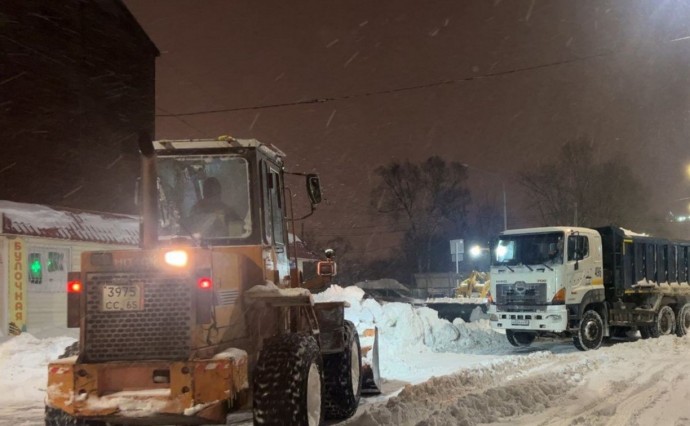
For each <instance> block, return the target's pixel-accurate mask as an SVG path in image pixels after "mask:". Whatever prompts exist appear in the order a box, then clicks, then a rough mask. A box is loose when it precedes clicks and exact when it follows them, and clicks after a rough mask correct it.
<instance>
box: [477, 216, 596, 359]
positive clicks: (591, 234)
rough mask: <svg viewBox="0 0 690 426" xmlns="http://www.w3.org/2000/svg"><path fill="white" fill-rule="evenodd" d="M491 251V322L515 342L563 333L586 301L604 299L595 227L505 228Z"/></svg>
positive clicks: (569, 328) (572, 322)
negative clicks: (507, 229) (506, 229)
mask: <svg viewBox="0 0 690 426" xmlns="http://www.w3.org/2000/svg"><path fill="white" fill-rule="evenodd" d="M491 253H492V255H491V294H492V296H493V303H492V305H491V306H490V307H489V312H488V313H489V315H490V323H491V326H492V328H494V329H497V330H505V332H506V335H507V338H508V340H509V342H510V343H511V344H513V345H514V346H526V345H529V344H531V343H532V341H533V340H534V339H535V338H536V337H537V336H539V335H549V334H567V333H568V332H569V331H570V330H571V329H572V328H573V327H574V325H575V324H576V323H577V318H578V317H579V315H580V314H581V311H582V309H581V308H582V307H584V305H585V304H587V303H589V302H596V301H602V300H603V298H604V289H603V278H602V252H601V236H600V235H599V233H598V232H596V231H595V230H593V229H587V228H576V227H543V228H529V229H520V230H509V231H505V232H503V233H501V234H500V236H499V237H498V238H497V239H496V241H495V242H494V243H493V245H492V251H491Z"/></svg>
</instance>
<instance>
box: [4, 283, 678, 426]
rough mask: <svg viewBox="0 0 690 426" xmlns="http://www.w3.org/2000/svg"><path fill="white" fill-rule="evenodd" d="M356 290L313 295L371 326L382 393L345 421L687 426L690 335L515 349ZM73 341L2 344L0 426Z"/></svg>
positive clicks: (483, 325)
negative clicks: (336, 302)
mask: <svg viewBox="0 0 690 426" xmlns="http://www.w3.org/2000/svg"><path fill="white" fill-rule="evenodd" d="M357 290H358V289H354V288H347V289H340V288H338V287H334V288H331V289H330V290H329V291H328V292H327V293H326V294H325V295H324V296H320V297H322V298H325V299H328V300H333V299H343V300H348V301H349V302H350V304H351V305H352V306H351V308H349V309H348V312H347V316H348V318H349V319H350V320H352V321H353V322H354V323H355V324H356V325H357V326H358V328H364V327H368V326H371V325H372V324H376V325H377V326H378V327H379V333H380V339H381V341H380V350H381V353H380V355H381V364H382V365H381V373H382V376H383V377H384V378H385V382H384V391H385V392H384V395H381V396H378V397H374V398H367V399H363V401H362V403H361V406H360V408H359V410H358V412H357V414H356V415H355V417H354V418H352V419H350V420H349V421H347V422H344V423H343V424H347V425H365V426H373V425H448V424H453V425H475V424H496V425H535V424H536V425H648V424H657V425H690V404H688V403H687V401H688V400H689V399H690V357H689V356H688V354H690V338H688V337H685V338H677V337H663V338H660V339H650V340H639V341H627V342H614V343H609V344H607V345H606V346H605V347H602V348H601V349H599V350H597V351H591V352H580V351H577V350H576V349H575V348H574V347H573V346H572V344H571V342H570V341H565V340H564V341H556V342H554V341H542V342H536V343H535V344H534V345H533V346H532V347H530V348H526V349H520V350H517V349H513V348H512V347H510V346H509V345H508V344H507V342H506V340H505V336H503V335H500V334H497V333H494V332H492V331H491V330H490V329H489V327H488V323H487V322H486V321H479V322H472V323H468V324H465V323H463V322H462V321H459V320H456V321H455V323H454V324H450V323H449V322H447V321H443V320H439V319H438V318H437V317H436V315H435V312H434V311H432V310H430V309H427V308H413V307H412V306H410V305H406V304H400V303H391V304H386V305H383V306H382V305H379V304H378V303H376V302H375V301H373V300H364V301H362V300H361V293H359V292H358V291H357ZM60 334H68V335H66V336H63V337H51V336H55V335H60ZM74 337H75V334H74V330H66V329H56V330H49V331H45V332H43V333H42V334H39V335H37V336H36V337H34V336H32V335H29V334H23V335H21V336H18V337H13V338H2V337H0V371H2V372H3V374H1V375H0V424H2V425H4V424H8V425H9V424H13V425H36V424H40V423H42V419H43V395H44V392H45V381H46V368H45V366H46V363H47V362H48V360H50V359H53V358H55V357H57V355H59V354H60V353H61V352H62V350H63V349H64V347H66V346H68V345H69V344H70V343H71V342H73V341H74Z"/></svg>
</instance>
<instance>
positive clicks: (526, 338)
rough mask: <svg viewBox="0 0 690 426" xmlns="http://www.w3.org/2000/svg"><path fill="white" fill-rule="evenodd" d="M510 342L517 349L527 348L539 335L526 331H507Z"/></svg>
mask: <svg viewBox="0 0 690 426" xmlns="http://www.w3.org/2000/svg"><path fill="white" fill-rule="evenodd" d="M506 337H507V338H508V342H510V344H511V345H513V346H515V347H516V348H526V347H528V346H529V345H531V344H532V342H534V339H536V337H537V335H536V334H534V333H529V332H526V331H515V330H506Z"/></svg>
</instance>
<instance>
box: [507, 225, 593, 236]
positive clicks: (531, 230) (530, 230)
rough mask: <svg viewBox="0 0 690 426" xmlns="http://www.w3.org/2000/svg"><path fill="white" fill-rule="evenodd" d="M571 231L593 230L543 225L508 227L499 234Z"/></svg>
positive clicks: (584, 231) (583, 231)
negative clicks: (537, 226) (521, 227)
mask: <svg viewBox="0 0 690 426" xmlns="http://www.w3.org/2000/svg"><path fill="white" fill-rule="evenodd" d="M559 231H560V232H571V231H577V232H580V233H583V234H585V233H588V232H593V230H592V229H590V228H578V227H575V226H543V227H539V228H523V229H508V230H506V231H503V232H501V235H514V234H542V233H547V232H559Z"/></svg>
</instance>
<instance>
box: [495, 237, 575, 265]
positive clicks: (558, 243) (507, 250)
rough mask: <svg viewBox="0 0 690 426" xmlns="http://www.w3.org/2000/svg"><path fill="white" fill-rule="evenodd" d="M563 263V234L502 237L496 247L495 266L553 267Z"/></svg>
mask: <svg viewBox="0 0 690 426" xmlns="http://www.w3.org/2000/svg"><path fill="white" fill-rule="evenodd" d="M561 263H563V232H550V233H543V234H526V235H501V237H500V238H499V240H498V241H497V242H496V244H495V245H494V249H493V254H492V256H491V264H492V265H494V266H503V265H509V266H515V265H540V264H544V265H553V264H561Z"/></svg>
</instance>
